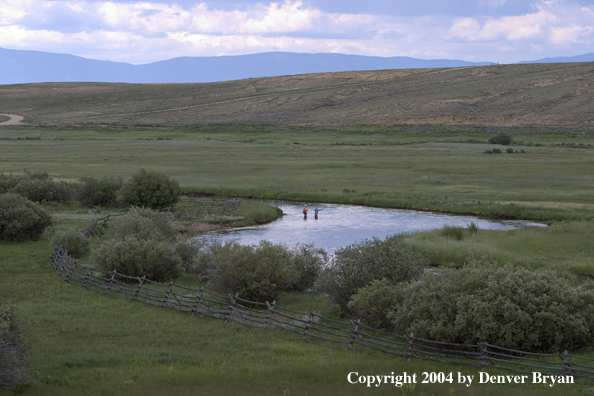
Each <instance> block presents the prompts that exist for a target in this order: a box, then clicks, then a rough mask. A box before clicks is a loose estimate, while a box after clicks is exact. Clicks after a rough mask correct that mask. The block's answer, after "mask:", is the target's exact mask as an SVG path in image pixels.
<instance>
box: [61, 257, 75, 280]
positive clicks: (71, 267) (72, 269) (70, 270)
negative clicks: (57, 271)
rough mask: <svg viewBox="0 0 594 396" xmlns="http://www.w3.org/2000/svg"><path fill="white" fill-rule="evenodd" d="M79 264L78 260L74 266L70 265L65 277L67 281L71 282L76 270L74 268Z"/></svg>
mask: <svg viewBox="0 0 594 396" xmlns="http://www.w3.org/2000/svg"><path fill="white" fill-rule="evenodd" d="M77 264H78V261H75V262H74V266H71V265H69V266H68V269H67V270H66V271H67V274H66V277H65V278H64V281H66V282H70V278H71V277H72V272H74V269H75V268H76V265H77Z"/></svg>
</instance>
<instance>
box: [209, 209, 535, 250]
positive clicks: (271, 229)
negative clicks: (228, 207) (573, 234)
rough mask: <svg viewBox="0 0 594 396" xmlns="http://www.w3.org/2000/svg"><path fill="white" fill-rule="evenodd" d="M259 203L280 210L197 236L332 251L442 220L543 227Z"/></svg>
mask: <svg viewBox="0 0 594 396" xmlns="http://www.w3.org/2000/svg"><path fill="white" fill-rule="evenodd" d="M262 203H265V204H269V205H273V206H276V207H279V208H280V209H282V211H283V213H284V216H282V217H281V218H279V219H278V220H276V221H273V222H272V223H269V224H264V225H259V226H254V227H244V228H236V229H231V230H224V231H218V232H213V233H210V234H207V235H206V236H203V237H199V238H207V239H217V240H219V241H221V242H224V241H229V240H236V241H237V242H239V243H241V244H246V245H247V244H249V245H254V244H258V243H259V242H260V241H261V240H263V239H264V240H268V241H270V242H273V243H283V244H287V245H289V246H291V245H295V244H303V243H312V244H314V245H315V246H317V247H320V248H323V249H325V250H326V251H327V252H328V253H330V254H332V253H334V251H335V250H336V249H338V248H340V247H343V246H347V245H350V244H353V243H355V242H359V241H362V240H364V239H371V238H373V237H377V238H379V239H385V238H386V237H387V236H391V235H396V234H407V233H414V232H421V231H428V230H432V229H436V228H442V227H443V226H445V225H454V226H459V227H467V226H468V225H470V223H471V222H473V223H474V224H476V225H477V226H478V227H479V228H480V229H488V230H512V229H516V228H522V227H546V225H544V224H539V223H534V222H530V221H520V220H486V219H480V218H477V217H473V216H455V215H447V214H437V213H431V212H419V211H414V210H401V209H381V208H370V207H365V206H355V205H338V204H308V208H309V212H308V216H307V219H306V220H305V219H304V218H303V214H302V209H303V205H302V204H296V203H294V202H282V201H266V202H262ZM316 206H317V207H319V208H321V209H322V210H321V211H320V212H319V216H318V219H317V220H316V219H315V218H314V208H316Z"/></svg>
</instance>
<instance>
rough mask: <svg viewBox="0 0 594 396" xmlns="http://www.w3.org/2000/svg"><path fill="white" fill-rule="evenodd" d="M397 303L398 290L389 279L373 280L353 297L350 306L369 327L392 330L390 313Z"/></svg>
mask: <svg viewBox="0 0 594 396" xmlns="http://www.w3.org/2000/svg"><path fill="white" fill-rule="evenodd" d="M396 301H397V293H396V289H395V288H394V286H393V285H392V283H390V282H389V281H388V280H387V279H385V278H384V279H382V280H377V279H376V280H373V281H371V283H370V284H369V285H367V286H365V287H362V288H360V289H359V292H357V294H355V295H354V296H353V298H352V299H351V301H350V302H349V304H348V306H349V308H350V309H352V310H353V311H354V315H355V316H356V317H358V318H360V319H361V320H362V322H363V323H364V324H366V325H367V326H371V327H374V328H376V329H385V330H390V329H391V328H392V327H393V324H392V322H391V320H390V319H389V318H388V316H387V314H388V312H390V311H392V310H393V309H394V304H395V303H396Z"/></svg>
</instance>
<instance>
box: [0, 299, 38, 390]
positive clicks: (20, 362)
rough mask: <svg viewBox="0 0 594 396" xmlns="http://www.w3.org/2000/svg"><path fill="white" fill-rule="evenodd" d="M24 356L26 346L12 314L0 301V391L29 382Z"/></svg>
mask: <svg viewBox="0 0 594 396" xmlns="http://www.w3.org/2000/svg"><path fill="white" fill-rule="evenodd" d="M26 358H27V346H26V343H25V341H24V339H23V338H22V335H21V332H20V330H19V328H18V326H17V325H16V323H15V319H14V315H13V313H12V311H11V310H9V309H8V308H7V307H6V306H5V305H4V304H2V302H1V301H0V392H2V391H5V390H9V389H12V390H15V389H16V388H17V387H18V386H22V385H27V384H29V383H30V382H31V371H30V370H29V369H28V368H27V364H26V363H27V361H26Z"/></svg>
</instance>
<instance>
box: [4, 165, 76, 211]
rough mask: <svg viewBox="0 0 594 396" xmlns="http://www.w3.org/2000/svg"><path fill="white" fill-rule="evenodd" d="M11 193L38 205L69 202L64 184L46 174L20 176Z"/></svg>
mask: <svg viewBox="0 0 594 396" xmlns="http://www.w3.org/2000/svg"><path fill="white" fill-rule="evenodd" d="M10 192H11V193H15V194H19V195H22V196H23V197H25V198H27V199H29V200H31V201H34V202H38V203H42V202H61V203H67V202H68V201H70V188H69V186H68V184H67V183H65V182H55V181H54V180H53V179H52V178H51V177H50V176H49V175H48V174H47V173H45V172H41V173H27V174H25V175H24V176H20V177H19V180H18V183H17V184H16V185H15V186H14V187H13V188H11V189H10Z"/></svg>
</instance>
